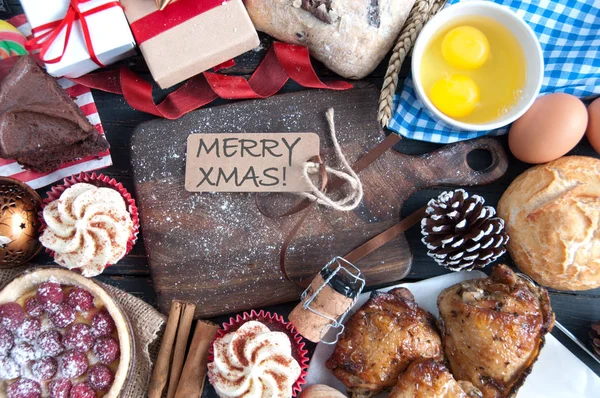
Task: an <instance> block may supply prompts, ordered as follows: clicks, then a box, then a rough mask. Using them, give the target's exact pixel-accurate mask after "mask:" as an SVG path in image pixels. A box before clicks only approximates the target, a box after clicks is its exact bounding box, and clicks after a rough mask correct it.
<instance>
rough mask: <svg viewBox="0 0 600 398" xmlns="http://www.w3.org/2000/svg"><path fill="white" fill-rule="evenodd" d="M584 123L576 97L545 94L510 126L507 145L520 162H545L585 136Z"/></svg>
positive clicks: (580, 103) (554, 157)
mask: <svg viewBox="0 0 600 398" xmlns="http://www.w3.org/2000/svg"><path fill="white" fill-rule="evenodd" d="M597 107H598V106H597ZM598 108H600V107H598ZM587 122H588V114H587V110H586V108H585V105H584V104H583V102H581V101H580V100H579V99H578V98H577V97H574V96H572V95H569V94H561V93H556V94H548V95H545V96H543V97H540V98H538V99H537V100H535V102H534V103H533V105H532V106H531V108H529V110H528V111H527V112H525V114H524V115H523V116H521V117H520V118H519V119H518V120H517V121H516V122H514V123H513V125H512V127H511V128H510V132H509V133H508V146H509V147H510V151H511V152H512V153H513V155H515V157H516V158H517V159H519V160H522V161H523V162H527V163H546V162H549V161H551V160H554V159H558V158H559V157H561V156H563V155H565V154H566V153H567V152H569V151H570V150H571V149H573V148H574V147H575V145H577V143H578V142H579V141H580V140H581V138H582V137H583V135H584V134H585V129H586V126H587ZM598 140H599V143H600V131H599V132H598Z"/></svg>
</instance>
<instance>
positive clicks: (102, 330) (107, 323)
mask: <svg viewBox="0 0 600 398" xmlns="http://www.w3.org/2000/svg"><path fill="white" fill-rule="evenodd" d="M115 328H116V326H115V321H113V319H112V317H111V316H110V314H109V313H108V311H107V310H106V309H103V310H101V311H99V312H98V313H97V314H96V315H95V316H94V319H93V320H92V331H93V332H94V336H96V337H100V336H110V335H111V334H112V332H114V331H115Z"/></svg>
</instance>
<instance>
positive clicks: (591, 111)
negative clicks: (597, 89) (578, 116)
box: [585, 98, 600, 153]
mask: <svg viewBox="0 0 600 398" xmlns="http://www.w3.org/2000/svg"><path fill="white" fill-rule="evenodd" d="M588 117H589V120H588V125H587V130H586V131H585V135H587V139H588V141H589V142H590V144H591V145H592V147H593V148H594V149H595V150H596V152H598V153H600V98H596V99H595V100H594V101H593V102H592V103H591V104H590V106H588Z"/></svg>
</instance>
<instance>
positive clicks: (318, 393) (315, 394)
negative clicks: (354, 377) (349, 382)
mask: <svg viewBox="0 0 600 398" xmlns="http://www.w3.org/2000/svg"><path fill="white" fill-rule="evenodd" d="M300 398H346V396H345V395H344V394H342V393H341V392H339V391H338V390H336V389H335V388H331V387H329V386H326V385H323V384H315V385H312V386H310V387H307V388H305V389H304V390H303V391H302V395H300Z"/></svg>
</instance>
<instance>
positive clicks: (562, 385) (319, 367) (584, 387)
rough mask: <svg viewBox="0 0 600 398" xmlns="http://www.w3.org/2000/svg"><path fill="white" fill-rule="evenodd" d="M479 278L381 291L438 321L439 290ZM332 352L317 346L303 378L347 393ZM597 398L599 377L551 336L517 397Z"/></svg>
mask: <svg viewBox="0 0 600 398" xmlns="http://www.w3.org/2000/svg"><path fill="white" fill-rule="evenodd" d="M482 277H485V274H484V273H483V272H480V271H471V272H457V273H452V274H447V275H442V276H438V277H435V278H431V279H427V280H424V281H421V282H417V283H403V284H401V285H397V286H391V287H387V288H385V289H380V290H381V291H384V292H385V291H388V290H390V289H393V288H395V287H400V286H401V287H406V288H408V289H409V290H410V291H411V292H412V294H413V295H414V296H415V300H416V301H417V303H418V304H419V306H421V307H422V308H424V309H426V310H427V311H429V312H431V313H432V314H433V315H435V316H436V317H437V316H438V315H439V313H438V309H437V296H438V295H439V294H440V292H441V291H442V290H444V289H445V288H447V287H449V286H452V285H454V284H456V283H459V282H462V281H465V280H469V279H475V278H482ZM369 295H370V293H363V294H362V295H361V296H360V297H359V299H358V302H357V303H356V306H355V307H354V309H355V310H356V309H358V308H360V306H362V305H363V304H364V303H365V302H366V301H367V300H368V299H369ZM332 338H333V336H332V335H328V336H327V339H328V340H329V339H332ZM333 349H334V346H333V345H327V344H323V343H319V344H317V348H316V350H315V353H314V355H313V357H312V360H311V362H310V368H309V369H308V375H307V377H306V385H307V386H309V385H312V384H326V385H328V386H331V387H334V388H336V389H338V390H339V391H342V392H346V388H345V386H344V385H343V384H342V382H340V381H339V380H338V379H336V378H335V376H334V375H333V374H332V373H331V372H330V371H329V369H327V368H326V367H325V361H326V360H327V359H328V358H329V357H330V356H331V353H332V352H333ZM386 396H387V394H380V395H378V396H377V397H378V398H379V397H381V398H385V397H386ZM599 396H600V377H598V376H596V374H595V373H594V372H592V370H591V369H590V368H588V367H587V366H586V365H585V364H584V363H583V362H581V361H580V360H579V359H578V358H577V357H576V356H575V355H574V354H573V353H571V352H570V351H569V350H568V349H567V348H565V347H564V346H563V345H562V344H561V343H560V342H559V341H558V340H556V339H555V338H554V337H553V336H551V335H547V336H546V345H545V346H544V348H543V349H542V352H541V353H540V357H539V358H538V361H537V362H536V364H535V365H534V366H533V371H532V372H531V374H530V375H529V377H527V379H526V381H525V384H524V385H523V387H521V389H520V390H519V394H518V397H519V398H567V397H568V398H598V397H599Z"/></svg>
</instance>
